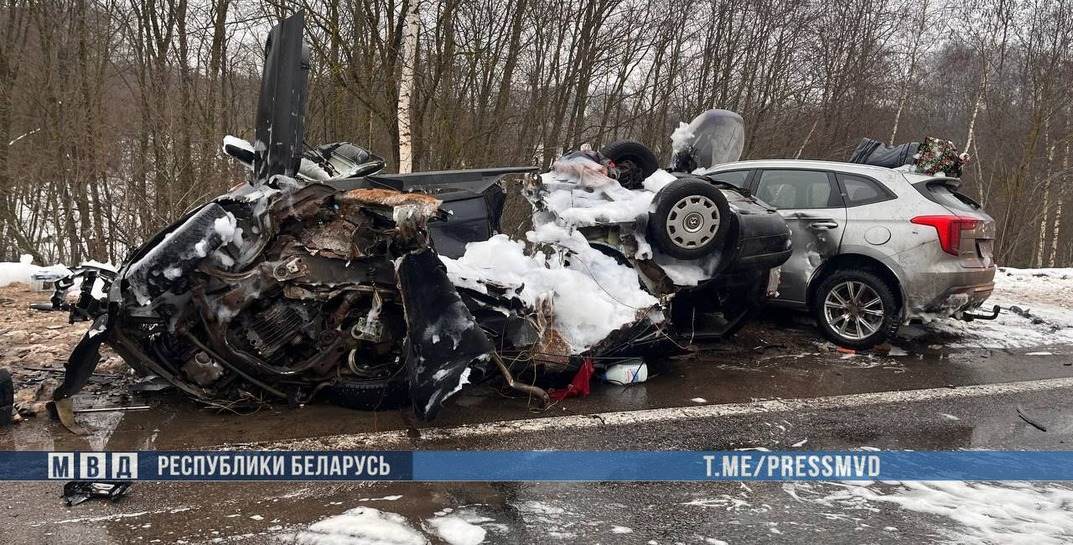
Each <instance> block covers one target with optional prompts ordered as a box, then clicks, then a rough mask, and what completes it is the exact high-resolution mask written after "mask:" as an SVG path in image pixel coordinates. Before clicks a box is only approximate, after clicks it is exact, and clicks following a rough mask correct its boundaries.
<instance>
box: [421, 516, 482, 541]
mask: <svg viewBox="0 0 1073 545" xmlns="http://www.w3.org/2000/svg"><path fill="white" fill-rule="evenodd" d="M428 525H429V526H430V527H431V528H432V531H433V532H435V533H436V535H437V536H439V538H440V539H442V540H444V541H446V542H447V543H448V545H478V544H479V543H483V542H484V536H485V535H486V534H487V531H485V529H484V528H481V527H480V526H477V525H476V524H472V523H471V522H468V521H466V520H463V519H462V518H461V517H457V516H454V515H447V516H443V517H437V518H434V519H430V520H429V521H428Z"/></svg>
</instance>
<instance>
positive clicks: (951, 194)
mask: <svg viewBox="0 0 1073 545" xmlns="http://www.w3.org/2000/svg"><path fill="white" fill-rule="evenodd" d="M913 187H915V188H916V190H917V191H919V192H920V194H921V195H924V197H926V198H927V199H928V200H930V201H933V202H937V203H939V204H941V205H943V206H945V207H947V208H951V209H953V210H964V211H967V212H972V211H974V210H979V209H980V205H979V204H977V203H976V201H974V200H972V199H970V198H969V197H966V196H965V195H962V194H961V193H958V192H957V190H955V189H954V188H953V187H950V186H949V185H947V184H945V183H943V182H942V181H930V182H918V183H915V184H913Z"/></svg>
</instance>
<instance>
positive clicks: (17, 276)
mask: <svg viewBox="0 0 1073 545" xmlns="http://www.w3.org/2000/svg"><path fill="white" fill-rule="evenodd" d="M42 272H45V273H55V274H62V275H68V274H71V270H70V269H68V268H67V267H64V266H63V265H50V266H48V267H41V266H38V265H34V264H33V258H32V257H31V256H29V255H23V256H20V257H19V262H18V263H12V262H4V263H0V288H2V287H4V286H7V285H9V284H15V283H23V284H29V283H30V280H31V278H32V276H33V275H34V274H37V273H42Z"/></svg>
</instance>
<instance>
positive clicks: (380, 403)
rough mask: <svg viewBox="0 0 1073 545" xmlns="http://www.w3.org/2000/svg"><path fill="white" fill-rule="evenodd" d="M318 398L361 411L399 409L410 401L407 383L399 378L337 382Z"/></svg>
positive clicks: (321, 392) (320, 393)
mask: <svg viewBox="0 0 1073 545" xmlns="http://www.w3.org/2000/svg"><path fill="white" fill-rule="evenodd" d="M317 396H318V397H319V398H320V399H323V400H324V401H327V402H328V403H331V404H333V405H338V406H340V407H346V408H348V409H356V410H359V411H378V410H388V409H397V408H399V407H402V406H403V405H405V404H406V403H407V402H408V401H409V400H410V392H409V387H408V385H407V383H406V381H404V380H400V379H399V378H397V377H392V378H390V379H380V380H361V381H359V380H350V381H345V382H337V383H335V384H331V385H329V386H325V387H324V388H322V389H321V390H320V392H318V393H317Z"/></svg>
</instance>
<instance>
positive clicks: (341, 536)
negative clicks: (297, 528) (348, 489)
mask: <svg viewBox="0 0 1073 545" xmlns="http://www.w3.org/2000/svg"><path fill="white" fill-rule="evenodd" d="M295 543H298V544H300V545H321V544H325V545H327V544H349V545H374V544H375V545H426V544H427V543H428V540H427V539H425V536H424V535H423V534H422V533H421V532H419V531H418V530H417V529H415V528H414V527H413V526H411V525H410V523H409V522H408V521H407V520H406V517H403V516H402V515H399V514H396V513H388V512H386V511H380V510H379V509H373V508H372V507H357V508H354V509H351V510H349V511H346V512H345V513H343V514H341V515H337V516H334V517H329V518H326V519H324V520H322V521H320V522H316V523H314V524H312V525H310V527H309V528H308V529H307V530H304V531H302V532H299V533H298V534H297V535H296V536H295Z"/></svg>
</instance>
